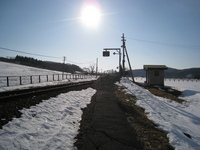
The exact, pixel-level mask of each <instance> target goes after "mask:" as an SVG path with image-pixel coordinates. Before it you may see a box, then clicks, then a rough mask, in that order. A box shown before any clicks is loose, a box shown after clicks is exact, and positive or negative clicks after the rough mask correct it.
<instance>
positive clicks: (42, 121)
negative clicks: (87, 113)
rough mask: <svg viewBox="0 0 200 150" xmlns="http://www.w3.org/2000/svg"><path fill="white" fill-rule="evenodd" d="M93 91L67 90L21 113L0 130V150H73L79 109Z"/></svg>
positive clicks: (80, 112)
mask: <svg viewBox="0 0 200 150" xmlns="http://www.w3.org/2000/svg"><path fill="white" fill-rule="evenodd" d="M95 93H96V90H94V89H92V88H88V89H86V90H82V91H71V92H68V93H65V94H60V95H59V96H57V97H54V98H50V99H49V100H44V101H43V102H42V103H40V104H38V105H36V106H32V107H31V108H30V109H23V110H21V112H22V116H21V118H14V119H13V120H12V121H10V122H9V123H8V124H6V125H4V126H3V129H2V130H0V149H9V150H10V149H12V150H19V149H20V150H21V149H35V150H36V149H37V150H38V149H45V150H46V149H59V150H62V149H63V150H73V149H76V148H75V147H73V143H74V142H75V139H74V138H75V136H76V135H77V133H78V129H79V121H80V120H81V115H82V111H81V108H84V107H86V106H87V104H88V103H90V101H91V97H92V96H93V95H94V94H95Z"/></svg>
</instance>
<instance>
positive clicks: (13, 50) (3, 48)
mask: <svg viewBox="0 0 200 150" xmlns="http://www.w3.org/2000/svg"><path fill="white" fill-rule="evenodd" d="M0 49H2V50H6V51H12V52H17V53H23V54H28V55H35V56H41V57H48V58H59V59H60V58H61V57H54V56H47V55H40V54H34V53H28V52H23V51H20V50H15V49H9V48H5V47H0Z"/></svg>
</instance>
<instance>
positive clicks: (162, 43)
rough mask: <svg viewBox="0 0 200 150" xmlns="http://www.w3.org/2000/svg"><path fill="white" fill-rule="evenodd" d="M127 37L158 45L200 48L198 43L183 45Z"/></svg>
mask: <svg viewBox="0 0 200 150" xmlns="http://www.w3.org/2000/svg"><path fill="white" fill-rule="evenodd" d="M127 39H130V40H135V41H140V42H146V43H153V44H158V45H164V46H172V47H179V48H189V49H200V46H196V45H182V44H175V43H166V42H157V41H148V40H142V39H136V38H127Z"/></svg>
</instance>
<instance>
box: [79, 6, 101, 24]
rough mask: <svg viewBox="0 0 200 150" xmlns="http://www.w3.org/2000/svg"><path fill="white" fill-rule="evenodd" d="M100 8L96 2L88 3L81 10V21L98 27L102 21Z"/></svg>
mask: <svg viewBox="0 0 200 150" xmlns="http://www.w3.org/2000/svg"><path fill="white" fill-rule="evenodd" d="M100 19H101V12H100V8H99V6H98V5H97V4H95V3H86V4H85V5H83V7H82V10H81V21H82V22H83V23H84V24H85V25H86V26H88V27H97V26H98V25H99V23H100Z"/></svg>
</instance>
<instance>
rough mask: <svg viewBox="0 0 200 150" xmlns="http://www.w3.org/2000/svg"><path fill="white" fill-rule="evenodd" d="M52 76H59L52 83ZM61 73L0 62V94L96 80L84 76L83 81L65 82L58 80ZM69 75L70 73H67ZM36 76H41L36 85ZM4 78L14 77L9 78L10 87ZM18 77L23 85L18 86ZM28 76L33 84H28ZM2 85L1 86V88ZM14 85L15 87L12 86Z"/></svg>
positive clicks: (72, 80)
mask: <svg viewBox="0 0 200 150" xmlns="http://www.w3.org/2000/svg"><path fill="white" fill-rule="evenodd" d="M53 74H60V75H59V77H58V76H55V78H56V79H55V80H57V81H53V79H52V77H53V76H52V75H53ZM61 74H62V72H59V71H53V70H47V69H40V68H34V67H28V66H24V65H18V64H13V63H7V62H1V61H0V92H2V91H9V90H16V89H25V88H31V87H33V86H34V87H38V86H46V85H55V84H64V83H70V82H80V81H91V80H96V76H85V77H86V78H84V79H73V78H71V79H65V80H58V78H60V79H61V78H62V75H61ZM69 74H70V73H69ZM38 75H41V83H38V77H39V76H38ZM46 75H48V80H49V81H48V82H46V80H47V79H46ZM6 76H16V77H10V80H12V81H11V83H10V84H11V86H9V87H7V86H5V85H6ZM19 76H22V80H23V82H24V83H22V84H23V85H19ZM30 76H33V78H32V79H33V83H34V84H30ZM2 85H3V86H2ZM13 85H16V86H13Z"/></svg>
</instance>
